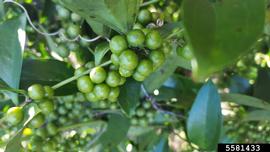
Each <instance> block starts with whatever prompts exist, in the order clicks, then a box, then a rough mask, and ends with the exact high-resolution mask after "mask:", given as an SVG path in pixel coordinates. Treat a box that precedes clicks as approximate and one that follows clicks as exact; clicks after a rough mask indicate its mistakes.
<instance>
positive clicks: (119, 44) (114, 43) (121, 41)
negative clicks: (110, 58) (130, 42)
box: [110, 35, 128, 54]
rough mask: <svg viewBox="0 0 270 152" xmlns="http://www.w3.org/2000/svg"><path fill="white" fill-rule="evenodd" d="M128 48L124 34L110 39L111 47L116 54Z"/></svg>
mask: <svg viewBox="0 0 270 152" xmlns="http://www.w3.org/2000/svg"><path fill="white" fill-rule="evenodd" d="M127 48H128V46H127V41H126V38H125V37H124V36H121V35H116V36H114V37H113V38H112V39H111V41H110V49H111V51H112V52H113V53H114V54H121V52H122V51H123V50H125V49H127Z"/></svg>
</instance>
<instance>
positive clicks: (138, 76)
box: [133, 72, 145, 82]
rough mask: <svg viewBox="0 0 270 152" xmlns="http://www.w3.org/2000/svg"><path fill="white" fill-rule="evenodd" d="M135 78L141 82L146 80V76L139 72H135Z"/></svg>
mask: <svg viewBox="0 0 270 152" xmlns="http://www.w3.org/2000/svg"><path fill="white" fill-rule="evenodd" d="M133 79H134V80H136V81H139V82H142V81H144V80H145V76H143V75H142V74H140V73H139V72H135V73H134V74H133Z"/></svg>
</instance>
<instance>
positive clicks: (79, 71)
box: [74, 67, 86, 75]
mask: <svg viewBox="0 0 270 152" xmlns="http://www.w3.org/2000/svg"><path fill="white" fill-rule="evenodd" d="M85 71H86V68H85V67H79V68H77V69H76V70H75V72H74V75H80V74H82V73H83V72H85Z"/></svg>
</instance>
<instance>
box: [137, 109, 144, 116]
mask: <svg viewBox="0 0 270 152" xmlns="http://www.w3.org/2000/svg"><path fill="white" fill-rule="evenodd" d="M136 115H137V116H139V117H143V116H144V115H145V110H144V109H143V108H138V109H137V110H136Z"/></svg>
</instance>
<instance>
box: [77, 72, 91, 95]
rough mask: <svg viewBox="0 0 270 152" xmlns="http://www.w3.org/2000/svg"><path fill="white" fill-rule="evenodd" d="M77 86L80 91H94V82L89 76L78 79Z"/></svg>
mask: <svg viewBox="0 0 270 152" xmlns="http://www.w3.org/2000/svg"><path fill="white" fill-rule="evenodd" d="M77 87H78V89H79V91H80V92H82V93H89V92H92V90H93V87H94V84H93V83H92V81H91V80H90V78H89V77H88V76H83V77H80V78H79V79H78V80H77Z"/></svg>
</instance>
